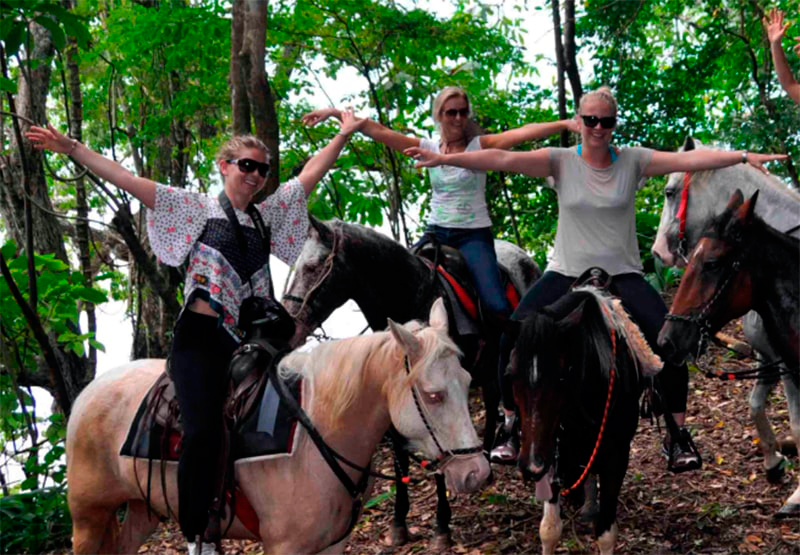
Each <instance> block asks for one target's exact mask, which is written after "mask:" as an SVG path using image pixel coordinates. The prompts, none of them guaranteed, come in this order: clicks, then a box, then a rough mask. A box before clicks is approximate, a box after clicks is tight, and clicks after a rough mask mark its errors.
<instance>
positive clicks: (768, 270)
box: [659, 190, 800, 518]
mask: <svg viewBox="0 0 800 555" xmlns="http://www.w3.org/2000/svg"><path fill="white" fill-rule="evenodd" d="M757 200H758V191H756V192H755V193H754V194H753V196H752V197H751V198H750V199H749V200H748V201H746V202H745V201H744V197H743V195H742V193H741V191H738V190H737V191H736V192H734V194H733V195H732V196H731V199H730V202H729V203H728V206H727V208H726V209H725V211H724V212H723V213H722V214H721V215H719V216H718V217H716V218H713V219H712V220H711V221H710V222H709V223H708V225H707V226H706V228H705V229H704V231H703V233H702V236H701V238H700V241H699V242H698V243H697V246H696V247H695V249H694V250H693V251H692V253H691V255H690V256H689V265H688V267H687V270H686V274H685V275H684V276H683V279H682V280H681V285H680V287H679V288H678V293H677V294H676V296H675V299H674V300H673V302H672V308H671V309H670V314H669V315H668V316H667V320H666V322H665V323H664V327H663V328H662V329H661V334H660V335H659V344H660V345H661V347H662V349H663V352H664V355H665V356H668V357H670V358H671V359H672V360H673V361H676V362H677V361H682V360H685V359H686V358H687V357H689V356H695V355H696V354H697V353H698V352H699V351H701V350H702V348H703V344H704V342H705V340H706V339H708V337H710V336H711V335H713V334H715V333H716V332H717V331H719V330H720V328H722V326H724V325H725V324H727V323H728V322H730V321H731V320H733V319H734V318H738V317H740V316H742V315H744V314H745V313H746V312H748V311H749V310H754V311H756V312H757V313H758V314H759V315H760V316H761V318H762V320H763V321H764V328H765V330H766V332H767V334H768V336H769V337H770V338H771V341H772V343H773V344H774V347H775V349H776V350H777V352H778V355H779V356H780V357H781V359H782V360H783V363H784V364H785V367H786V368H787V369H788V378H789V381H790V382H791V383H792V384H793V387H794V390H795V391H797V388H798V382H800V280H798V276H800V241H798V240H797V239H795V238H793V237H790V236H788V235H786V234H784V233H781V232H779V231H777V230H775V229H774V228H772V227H770V226H769V225H767V224H766V223H765V222H764V221H763V220H762V219H761V218H760V217H758V216H757V215H756V214H755V206H756V201H757ZM785 381H786V380H785ZM787 393H789V392H788V391H787ZM787 397H789V398H790V399H791V395H788V394H787ZM796 398H797V397H795V399H796ZM789 412H790V420H791V422H792V428H793V429H792V433H793V434H794V436H795V438H800V425H798V423H800V403H797V402H794V403H792V402H790V403H789ZM797 515H800V487H798V488H797V490H795V492H794V493H793V494H792V495H791V496H790V497H789V500H788V501H787V502H786V504H784V506H783V507H782V508H781V510H780V511H779V512H778V513H777V514H776V515H775V516H776V517H779V518H784V517H790V516H797Z"/></svg>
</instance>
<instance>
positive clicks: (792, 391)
mask: <svg viewBox="0 0 800 555" xmlns="http://www.w3.org/2000/svg"><path fill="white" fill-rule="evenodd" d="M783 391H784V393H785V394H786V401H787V402H788V403H789V425H790V427H791V430H792V436H793V437H794V442H795V445H797V452H798V453H800V377H798V375H797V374H793V375H789V374H784V376H783ZM798 517H800V484H798V486H797V489H795V490H794V493H792V495H790V496H789V499H787V500H786V502H785V503H784V504H783V507H781V508H780V510H779V511H778V512H777V513H775V518H798Z"/></svg>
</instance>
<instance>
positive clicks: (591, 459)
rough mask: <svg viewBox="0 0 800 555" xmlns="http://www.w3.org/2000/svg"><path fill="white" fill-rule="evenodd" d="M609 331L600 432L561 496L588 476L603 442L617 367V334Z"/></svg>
mask: <svg viewBox="0 0 800 555" xmlns="http://www.w3.org/2000/svg"><path fill="white" fill-rule="evenodd" d="M609 331H610V335H611V370H610V372H609V376H608V396H607V397H606V406H605V409H603V420H602V421H601V422H600V430H599V431H598V432H597V441H596V442H595V444H594V449H592V454H591V456H589V462H588V463H586V468H584V469H583V473H582V474H581V475H580V477H579V478H578V479H577V480H575V483H574V484H572V485H571V486H570V487H568V488H566V489H564V490H561V495H562V496H567V495H569V493H570V492H571V491H572V490H574V489H575V488H576V487H578V486H579V485H580V484H581V483H582V482H583V480H584V479H585V478H586V475H587V474H589V470H590V469H591V468H592V463H594V459H595V457H596V456H597V452H598V451H599V450H600V443H601V442H602V441H603V432H604V431H605V428H606V421H607V420H608V411H609V409H610V408H611V394H612V392H613V391H614V379H615V374H616V372H615V370H616V366H617V334H616V332H615V331H614V328H610V330H609Z"/></svg>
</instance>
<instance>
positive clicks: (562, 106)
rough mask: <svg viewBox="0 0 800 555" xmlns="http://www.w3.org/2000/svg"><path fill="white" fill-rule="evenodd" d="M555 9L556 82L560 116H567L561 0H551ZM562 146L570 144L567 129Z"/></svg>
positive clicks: (564, 132)
mask: <svg viewBox="0 0 800 555" xmlns="http://www.w3.org/2000/svg"><path fill="white" fill-rule="evenodd" d="M551 6H552V10H553V35H554V36H555V40H556V65H557V70H556V71H557V72H558V73H557V75H556V80H557V81H556V84H557V87H558V118H559V119H566V118H567V89H566V83H565V81H564V71H565V61H564V44H563V42H562V40H561V6H560V4H559V0H551ZM561 146H562V147H567V146H569V133H568V132H567V131H562V132H561Z"/></svg>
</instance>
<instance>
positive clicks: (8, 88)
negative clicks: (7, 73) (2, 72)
mask: <svg viewBox="0 0 800 555" xmlns="http://www.w3.org/2000/svg"><path fill="white" fill-rule="evenodd" d="M0 91H3V92H8V93H11V94H16V93H17V83H16V82H15V81H13V80H11V79H8V78H6V77H0Z"/></svg>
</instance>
